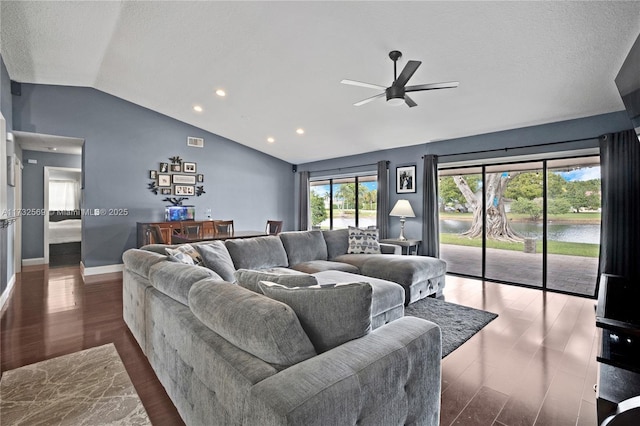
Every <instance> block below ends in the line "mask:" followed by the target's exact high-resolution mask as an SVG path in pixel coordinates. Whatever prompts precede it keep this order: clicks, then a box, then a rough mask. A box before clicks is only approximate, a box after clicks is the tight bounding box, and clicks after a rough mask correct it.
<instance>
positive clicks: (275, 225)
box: [264, 220, 282, 235]
mask: <svg viewBox="0 0 640 426" xmlns="http://www.w3.org/2000/svg"><path fill="white" fill-rule="evenodd" d="M264 232H265V233H266V234H268V235H278V234H279V233H280V232H282V221H281V220H267V227H266V229H265V230H264Z"/></svg>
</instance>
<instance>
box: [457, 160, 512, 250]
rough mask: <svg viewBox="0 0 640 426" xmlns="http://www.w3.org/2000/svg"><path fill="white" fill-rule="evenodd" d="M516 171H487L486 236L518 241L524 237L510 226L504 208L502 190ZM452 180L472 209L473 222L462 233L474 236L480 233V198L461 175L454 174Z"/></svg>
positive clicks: (500, 239) (503, 190)
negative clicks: (509, 172) (508, 172)
mask: <svg viewBox="0 0 640 426" xmlns="http://www.w3.org/2000/svg"><path fill="white" fill-rule="evenodd" d="M517 174H518V173H517V172H516V173H511V175H509V174H507V173H487V174H486V182H485V194H486V195H485V196H486V207H485V214H486V217H487V228H486V236H487V238H490V239H494V240H499V241H511V242H519V241H523V240H524V238H523V237H522V236H521V235H520V234H518V233H517V232H515V231H514V230H513V229H512V228H511V224H510V223H509V220H508V219H507V214H506V212H505V209H504V192H505V190H506V188H507V184H508V182H509V180H510V179H513V178H515V177H516V176H517ZM453 181H454V182H455V183H456V186H457V187H458V189H459V190H460V192H461V193H462V195H463V196H464V198H465V199H466V200H467V204H469V205H470V206H471V209H472V210H473V222H472V223H471V228H469V230H468V231H466V232H463V233H462V235H464V236H467V237H469V238H475V237H479V236H481V235H482V208H481V206H482V199H481V198H480V199H478V197H477V196H476V194H475V193H474V192H473V191H472V190H471V188H470V186H469V183H468V182H467V181H466V179H465V178H464V177H462V176H454V177H453Z"/></svg>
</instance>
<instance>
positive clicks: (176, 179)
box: [171, 175, 196, 185]
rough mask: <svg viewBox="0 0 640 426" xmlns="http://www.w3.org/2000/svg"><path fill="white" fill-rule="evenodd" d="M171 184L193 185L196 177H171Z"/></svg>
mask: <svg viewBox="0 0 640 426" xmlns="http://www.w3.org/2000/svg"><path fill="white" fill-rule="evenodd" d="M171 179H172V180H173V183H174V184H176V183H179V184H181V185H195V184H196V177H195V176H194V175H171Z"/></svg>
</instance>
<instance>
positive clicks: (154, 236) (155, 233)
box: [149, 225, 167, 244]
mask: <svg viewBox="0 0 640 426" xmlns="http://www.w3.org/2000/svg"><path fill="white" fill-rule="evenodd" d="M149 230H150V231H151V243H153V244H167V242H166V241H165V240H164V237H163V236H162V231H161V230H160V227H159V226H158V225H151V226H149Z"/></svg>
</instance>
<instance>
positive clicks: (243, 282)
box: [235, 269, 318, 294]
mask: <svg viewBox="0 0 640 426" xmlns="http://www.w3.org/2000/svg"><path fill="white" fill-rule="evenodd" d="M289 271H291V272H289V273H286V274H282V273H270V272H264V271H254V270H252V269H239V270H237V271H236V272H235V279H236V281H237V282H238V285H240V286H241V287H244V288H248V289H249V290H251V291H255V292H256V293H260V294H262V290H260V286H259V283H260V281H271V282H274V283H278V284H282V285H283V286H285V287H309V286H312V285H317V284H318V280H317V279H316V277H314V276H313V275H309V274H304V273H302V272H298V271H294V270H292V269H290V270H289Z"/></svg>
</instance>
